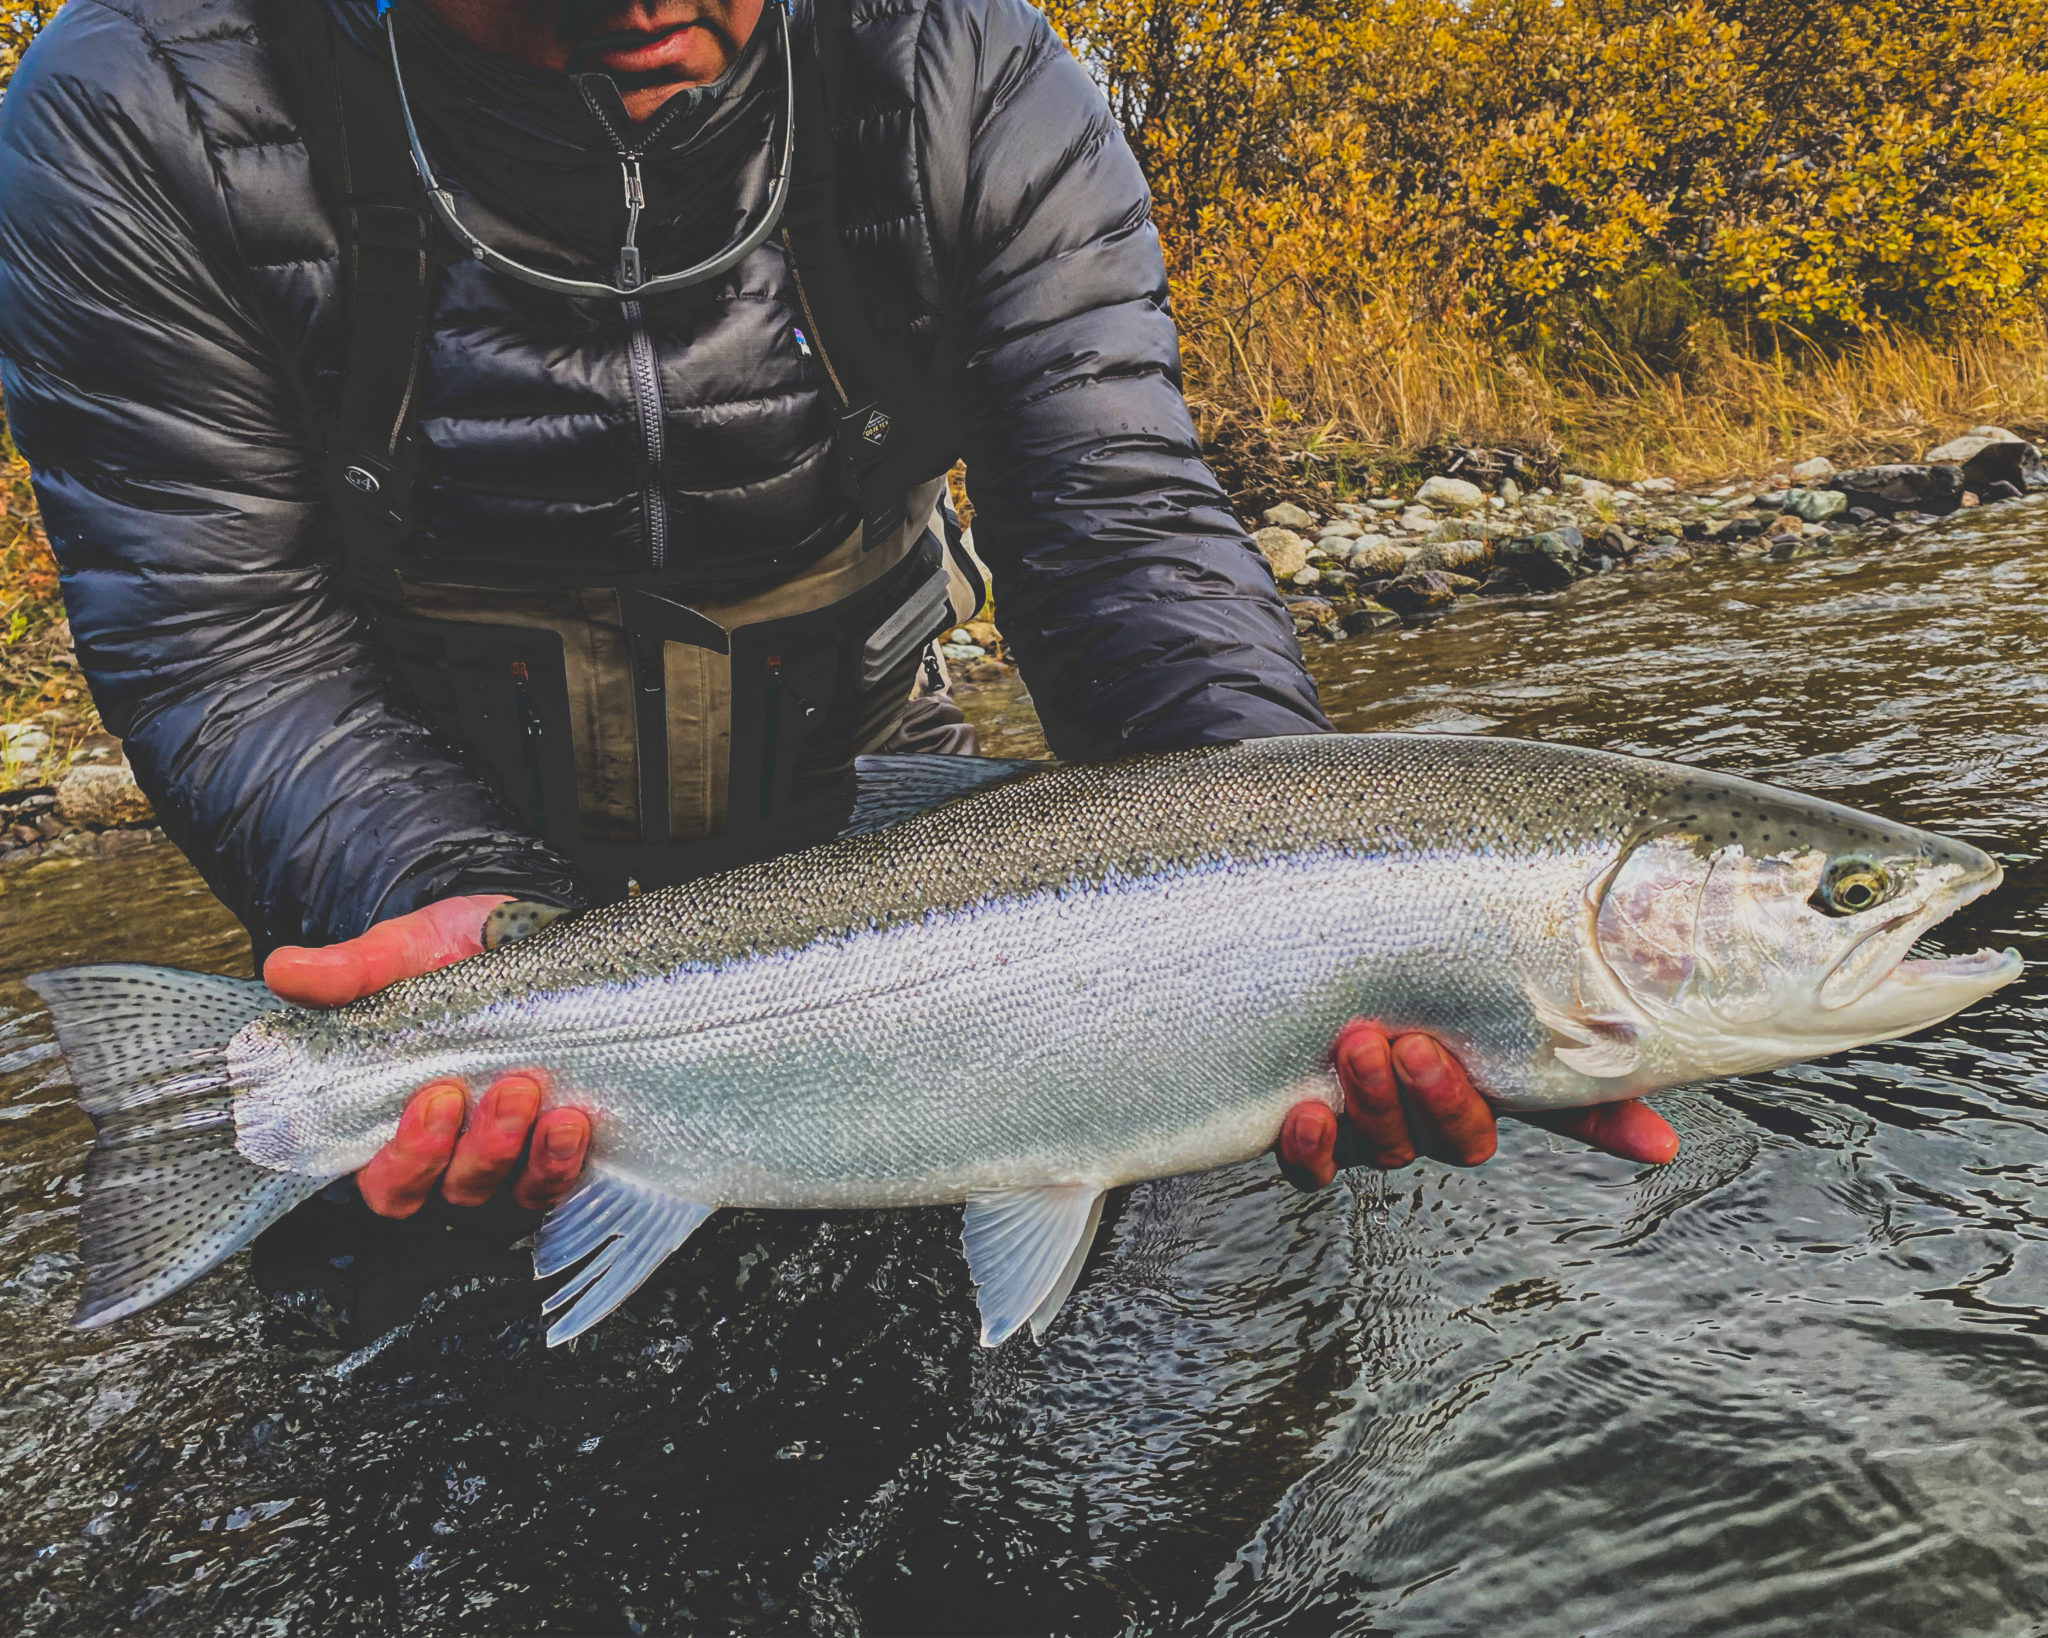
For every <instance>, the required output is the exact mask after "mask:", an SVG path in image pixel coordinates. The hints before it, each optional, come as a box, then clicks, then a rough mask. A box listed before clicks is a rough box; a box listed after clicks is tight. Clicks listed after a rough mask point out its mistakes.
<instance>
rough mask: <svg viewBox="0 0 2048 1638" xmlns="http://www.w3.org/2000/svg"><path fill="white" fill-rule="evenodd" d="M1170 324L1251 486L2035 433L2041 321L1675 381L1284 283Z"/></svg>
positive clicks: (2046, 356) (1632, 469)
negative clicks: (1528, 457) (1560, 359)
mask: <svg viewBox="0 0 2048 1638" xmlns="http://www.w3.org/2000/svg"><path fill="white" fill-rule="evenodd" d="M1181 323H1182V350H1183V354H1184V358H1185V362H1186V370H1187V378H1188V396H1189V400H1190V402H1191V403H1192V404H1193V406H1194V409H1195V413H1196V418H1197V420H1198V422H1199V423H1200V425H1201V426H1202V429H1203V432H1204V435H1205V436H1206V437H1208V438H1209V439H1211V441H1212V442H1214V443H1216V444H1217V445H1218V446H1220V448H1221V449H1222V450H1224V451H1226V452H1228V453H1229V454H1231V455H1233V456H1234V457H1235V458H1236V462H1237V464H1239V465H1240V466H1241V467H1242V468H1245V469H1247V470H1245V471H1243V473H1242V476H1243V477H1246V478H1253V477H1255V476H1258V474H1256V468H1258V467H1259V466H1261V465H1271V464H1273V463H1275V462H1277V463H1280V464H1282V465H1286V464H1292V463H1293V462H1298V461H1299V460H1301V458H1302V457H1303V456H1304V455H1306V456H1307V457H1308V458H1309V460H1310V461H1311V462H1312V463H1313V462H1317V461H1323V462H1329V463H1331V464H1333V465H1334V466H1335V467H1336V469H1337V473H1338V480H1337V481H1338V482H1339V484H1340V486H1341V484H1342V483H1343V482H1344V481H1345V475H1346V474H1347V473H1350V474H1362V473H1363V472H1364V471H1365V470H1367V469H1370V468H1376V467H1383V466H1388V465H1398V464H1400V463H1401V462H1402V461H1403V459H1404V458H1405V457H1407V456H1409V455H1411V454H1412V453H1413V452H1415V451H1417V450H1420V449H1423V448H1426V447H1428V446H1430V445H1433V444H1441V443H1446V442H1452V443H1470V444H1505V445H1512V446H1515V447H1519V448H1524V449H1531V450H1544V451H1551V452H1556V453H1558V454H1561V455H1562V456H1563V458H1564V460H1565V462H1566V464H1567V465H1569V466H1571V467H1573V468H1574V469H1576V470H1581V471H1586V472H1590V473H1594V474H1596V475H1600V476H1606V477H1613V478H1638V477H1644V476H1649V475H1658V476H1667V477H1673V478H1677V479H1680V480H1681V481H1688V482H1697V481H1704V480H1709V479H1715V478H1721V477H1726V476H1732V475H1738V474H1741V475H1762V474H1765V473H1768V472H1769V471H1771V470H1772V469H1773V468H1774V467H1779V466H1782V465H1783V464H1784V463H1785V462H1786V461H1787V460H1797V459H1801V458H1803V457H1805V456H1808V455H1826V456H1828V457H1829V458H1830V459H1832V460H1834V461H1835V462H1837V463H1838V464H1848V463H1851V462H1860V461H1866V460H1917V459H1918V458H1919V457H1920V456H1921V455H1922V454H1923V453H1924V452H1925V451H1926V449H1927V447H1928V446H1929V445H1930V444H1934V443H1938V442H1941V441H1943V440H1944V439H1946V438H1948V437H1951V436H1953V435H1954V434H1955V433H1957V432H1959V431H1962V430H1963V429H1965V428H1967V427H1971V426H1976V425H1979V424H1981V423H1984V422H1987V421H1988V422H1997V423H2000V424H2003V425H2012V426H2016V427H2020V428H2030V429H2033V430H2034V431H2035V432H2037V433H2038V432H2039V431H2040V430H2041V429H2043V428H2044V427H2048V320H2044V319H2040V318H2037V319H2034V320H2032V321H2029V322H2026V323H2023V324H2021V325H2019V326H2017V327H2014V328H2012V329H2010V330H2009V331H2008V333H2006V334H2005V335H2003V336H2000V337H1973V338H1964V339H1956V340H1935V339H1928V338H1924V337H1921V336H1917V335H1913V334H1909V333H1900V332H1895V333H1880V334H1876V335H1872V336H1870V337H1868V338H1866V339H1864V340H1861V341H1858V342H1856V343H1853V344H1851V345H1849V346H1847V347H1843V348H1838V349H1834V350H1831V351H1823V350H1821V349H1819V348H1812V347H1802V346H1800V345H1799V343H1798V342H1797V340H1796V338H1794V339H1792V340H1790V341H1788V342H1783V343H1780V344H1779V345H1778V346H1775V347H1773V346H1769V345H1757V344H1754V343H1753V342H1752V343H1750V344H1747V345H1745V344H1743V343H1741V342H1736V343H1731V342H1730V341H1729V340H1727V339H1726V338H1725V337H1722V336H1720V335H1717V334H1711V333H1710V336H1711V339H1709V340H1706V341H1703V342H1700V343H1697V344H1696V347H1695V356H1693V357H1692V358H1691V359H1690V360H1689V361H1688V364H1687V367H1686V368H1685V369H1684V370H1683V371H1682V372H1665V371H1658V370H1655V369H1652V368H1650V367H1649V366H1647V365H1645V364H1644V363H1642V362H1640V361H1638V360H1634V359H1627V358H1621V357H1617V356H1616V355H1614V354H1613V353H1612V352H1610V351H1605V350H1601V349H1597V348H1596V349H1593V350H1589V352H1588V353H1586V354H1582V355H1581V356H1580V358H1579V359H1578V361H1577V363H1576V365H1575V367H1574V368H1572V369H1569V370H1563V369H1546V368H1544V367H1543V366H1542V365H1541V364H1540V363H1538V362H1536V361H1534V360H1533V359H1532V358H1530V357H1529V356H1526V355H1520V354H1517V353H1515V352H1513V351H1510V350H1508V349H1506V348H1504V347H1502V346H1500V345H1498V344H1497V343H1495V342H1492V341H1490V340H1489V339H1488V338H1486V337H1485V336H1483V335H1481V334H1479V333H1478V332H1477V331H1476V330H1475V329H1472V328H1469V327H1460V326H1458V325H1456V324H1441V323H1438V324H1431V323H1424V322H1419V321H1416V320H1413V319H1411V318H1409V317H1407V316H1406V313H1405V312H1404V308H1403V304H1401V303H1399V302H1397V301H1395V300H1393V299H1383V300H1380V301H1376V302H1372V303H1368V304H1366V305H1364V306H1353V307H1350V308H1341V307H1335V306H1330V305H1327V304H1322V303H1318V302H1316V301H1314V300H1313V299H1311V298H1309V297H1307V296H1304V295H1303V294H1302V293H1301V292H1300V291H1299V290H1298V289H1293V288H1289V289H1284V290H1281V291H1278V292H1274V293H1272V294H1270V295H1268V296H1266V297H1265V298H1264V299H1263V300H1260V301H1258V302H1256V303H1254V304H1251V305H1248V306H1244V307H1239V308H1235V309H1233V308H1228V307H1225V306H1224V305H1222V304H1221V303H1216V302H1207V303H1203V304H1199V305H1195V306H1193V307H1187V306H1184V307H1183V309H1182V311H1181ZM1237 475H1238V474H1234V476H1237ZM1274 476H1276V477H1277V473H1275V474H1274Z"/></svg>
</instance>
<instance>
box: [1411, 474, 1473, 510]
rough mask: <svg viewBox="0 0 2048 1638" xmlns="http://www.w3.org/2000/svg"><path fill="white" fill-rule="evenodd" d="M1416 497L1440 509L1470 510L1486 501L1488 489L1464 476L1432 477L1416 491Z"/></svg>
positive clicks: (1421, 501)
mask: <svg viewBox="0 0 2048 1638" xmlns="http://www.w3.org/2000/svg"><path fill="white" fill-rule="evenodd" d="M1415 499H1416V501H1417V503H1418V504H1420V505H1423V506H1433V507H1435V508H1437V509H1438V510H1439V511H1444V512H1470V511H1473V510H1474V509H1476V508H1477V507H1479V506H1481V505H1483V504H1484V503H1485V500H1486V491H1485V490H1483V489H1481V488H1480V487H1479V485H1477V484H1476V483H1467V482H1466V481H1465V480H1464V479H1463V478H1431V479H1430V480H1429V481H1428V482H1427V483H1425V484H1424V485H1423V486H1422V487H1421V488H1420V489H1418V490H1416V491H1415Z"/></svg>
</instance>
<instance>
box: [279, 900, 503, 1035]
mask: <svg viewBox="0 0 2048 1638" xmlns="http://www.w3.org/2000/svg"><path fill="white" fill-rule="evenodd" d="M507 902H508V900H507V897H506V895H505V894H503V893H477V894H471V895H469V896H467V897H463V898H453V899H440V900H437V901H436V902H435V903H433V904H428V905H423V906H421V907H420V908H419V909H417V910H414V911H411V912H409V913H408V914H406V915H403V916H394V917H392V918H391V920H389V921H380V922H379V923H377V925H376V926H375V927H372V928H371V929H370V930H369V931H368V932H367V933H363V934H361V935H360V936H358V937H356V938H352V939H346V940H344V941H343V942H342V943H340V944H329V945H324V946H321V947H319V948H309V947H307V946H304V945H296V944H286V945H281V946H279V947H278V948H277V949H275V950H272V951H271V952H270V956H269V959H268V960H266V961H265V962H264V963H263V982H264V983H266V984H268V985H269V986H270V987H271V988H272V989H273V990H275V991H276V992H277V993H278V994H279V995H281V996H283V997H284V998H285V999H286V1000H287V1001H296V1002H298V1003H299V1004H300V1005H301V1006H308V1007H339V1006H343V1005H345V1004H346V1003H348V1002H350V1001H354V1000H357V999H359V998H360V997H362V996H365V995H368V994H370V993H371V992H372V991H373V990H381V989H383V988H384V987H385V986H386V985H387V984H396V983H397V982H398V981H399V980H400V979H401V978H414V977H417V976H418V975H419V974H421V973H426V972H432V971H433V970H434V969H435V968H436V967H445V966H447V965H448V963H449V962H451V961H460V960H462V959H463V957H465V956H473V955H475V954H476V953H477V952H478V951H480V950H481V949H482V948H483V935H484V918H485V917H487V916H489V915H490V913H491V911H492V910H494V909H495V908H497V906H499V905H501V904H504V903H507Z"/></svg>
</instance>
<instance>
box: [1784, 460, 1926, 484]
mask: <svg viewBox="0 0 2048 1638" xmlns="http://www.w3.org/2000/svg"><path fill="white" fill-rule="evenodd" d="M1928 459H1929V460H1933V459H1934V457H1933V456H1931V455H1930V456H1928ZM1834 475H1835V463H1834V462H1833V461H1831V460H1829V459H1828V458H1827V457H1826V456H1825V455H1816V456H1814V458H1813V459H1812V460H1810V461H1801V462H1800V463H1799V464H1798V465H1797V466H1795V467H1794V468H1793V469H1792V481H1793V482H1794V483H1796V484H1802V485H1804V486H1805V487H1807V488H1809V489H1810V488H1812V487H1813V486H1814V485H1815V484H1823V483H1826V482H1827V481H1828V479H1830V478H1832V477H1833V476H1834Z"/></svg>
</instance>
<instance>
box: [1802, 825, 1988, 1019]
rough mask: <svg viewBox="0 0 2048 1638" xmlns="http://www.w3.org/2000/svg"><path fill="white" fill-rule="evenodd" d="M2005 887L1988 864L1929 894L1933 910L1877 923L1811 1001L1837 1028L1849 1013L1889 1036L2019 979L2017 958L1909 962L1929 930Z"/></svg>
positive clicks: (1972, 956) (1982, 953)
mask: <svg viewBox="0 0 2048 1638" xmlns="http://www.w3.org/2000/svg"><path fill="white" fill-rule="evenodd" d="M2004 879H2005V870H2004V868H2003V867H2002V866H2000V865H1999V864H1998V863H1996V862H1995V861H1993V860H1990V859H1987V860H1985V863H1984V868H1982V869H1981V870H1979V871H1977V872H1976V873H1974V874H1972V875H1970V876H1965V877H1964V878H1962V879H1961V880H1960V881H1957V882H1955V883H1954V884H1953V885H1950V886H1948V887H1946V888H1944V889H1943V890H1941V891H1939V892H1937V893H1935V894H1934V895H1933V896H1932V898H1933V902H1932V903H1929V904H1926V905H1923V906H1922V907H1920V908H1919V909H1917V910H1909V911H1906V912H1904V913H1903V914H1901V915H1897V916H1894V917H1892V918H1891V919H1889V920H1888V921H1884V922H1880V923H1879V924H1878V925H1877V926H1875V927H1873V928H1872V929H1871V930H1870V931H1869V932H1868V933H1866V934H1864V936H1863V937H1862V938H1860V939H1858V940H1857V941H1856V942H1855V943H1854V944H1852V945H1851V946H1850V947H1849V949H1848V950H1847V951H1846V952H1845V953H1844V954H1843V956H1842V958H1841V960H1839V961H1838V962H1836V963H1835V965H1834V966H1833V967H1832V968H1831V969H1830V970H1829V972H1828V974H1827V976H1826V977H1825V978H1823V979H1822V980H1821V983H1820V989H1819V992H1818V996H1817V999H1818V1001H1819V1002H1820V1005H1821V1007H1822V1009H1823V1010H1824V1011H1826V1012H1827V1013H1828V1014H1830V1015H1831V1016H1832V1017H1833V1018H1834V1019H1836V1020H1841V1018H1842V1016H1843V1015H1844V1014H1846V1013H1849V1012H1851V1011H1854V1012H1855V1013H1857V1014H1858V1015H1859V1017H1861V1018H1867V1019H1869V1021H1870V1022H1873V1023H1882V1024H1883V1025H1884V1027H1885V1028H1886V1030H1887V1033H1900V1034H1903V1033H1905V1032H1906V1031H1908V1030H1913V1029H1919V1028H1923V1027H1924V1026H1926V1025H1928V1024H1932V1023H1937V1022H1939V1021H1940V1020H1941V1019H1943V1018H1946V1017H1948V1016H1949V1015H1950V1014H1951V1013H1955V1012H1960V1011H1961V1010H1962V1009H1963V1008H1964V1007H1967V1006H1969V1005H1970V1003H1971V1002H1973V1001H1977V1000H1980V999H1981V998H1982V997H1984V996H1986V995H1989V994H1990V993H1991V992H1992V991H1993V990H1995V989H1998V988H2000V987H2001V986H2003V985H2006V984H2010V983H2011V982H2012V981H2013V980H2014V979H2015V978H2017V977H2019V975H2020V972H2021V969H2022V968H2023V966H2024V963H2023V962H2022V961H2021V960H2020V955H2019V952H2018V951H2017V950H2012V949H2006V950H1990V949H1985V950H1973V951H1971V952H1970V953H1968V954H1967V955H1952V956H1909V955H1908V954H1907V952H1908V951H1909V950H1910V949H1911V948H1912V947H1913V946H1914V945H1915V944H1917V943H1918V942H1919V941H1920V940H1921V938H1922V937H1923V936H1924V935H1925V934H1926V933H1927V932H1928V930H1929V929H1931V928H1933V927H1935V926H1937V925H1939V924H1940V923H1941V922H1944V921H1946V920H1947V919H1948V918H1949V917H1950V916H1952V915H1954V914H1955V913H1956V912H1957V911H1958V910H1960V909H1962V908H1963V906H1965V905H1966V904H1971V903H1974V902H1975V901H1976V900H1978V899H1981V898H1982V897H1983V896H1984V895H1985V894H1986V893H1989V892H1990V891H1991V890H1992V889H1993V888H1995V887H1997V886H1998V884H1999V883H2000V882H2002V881H2003V880H2004Z"/></svg>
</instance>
